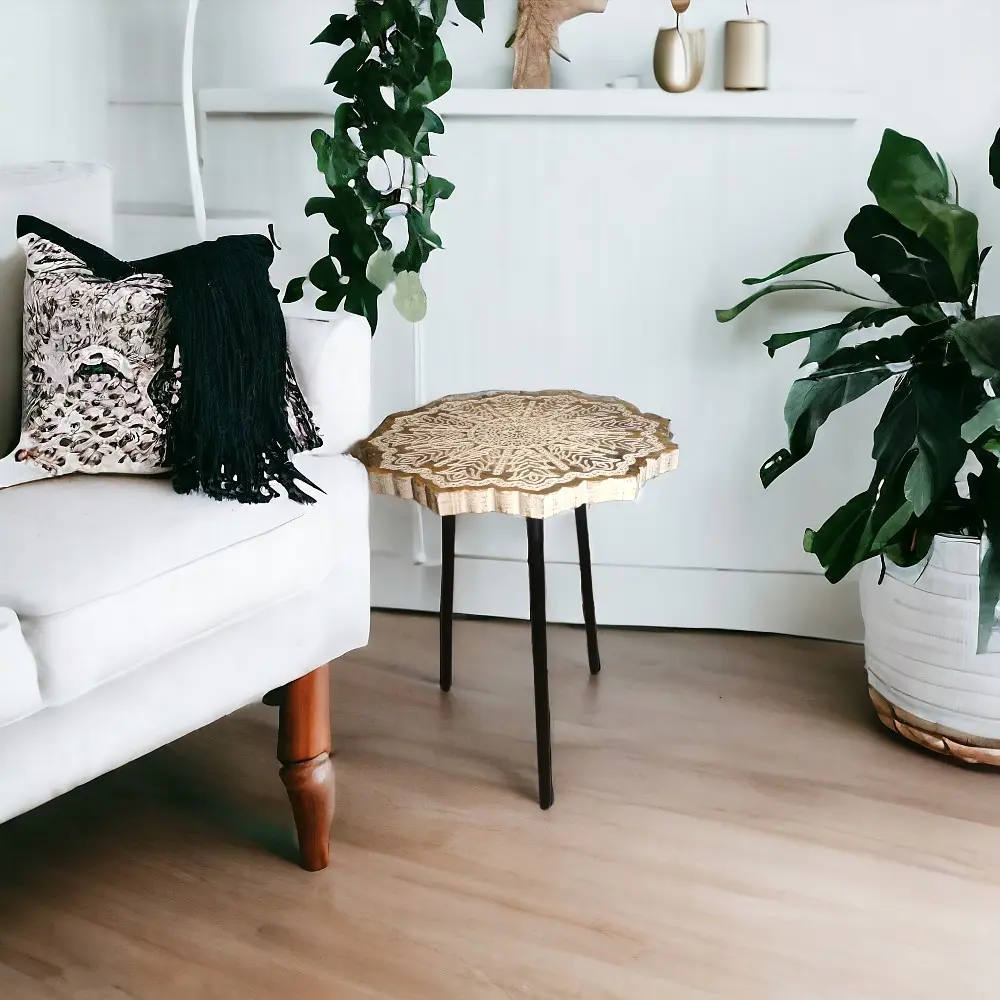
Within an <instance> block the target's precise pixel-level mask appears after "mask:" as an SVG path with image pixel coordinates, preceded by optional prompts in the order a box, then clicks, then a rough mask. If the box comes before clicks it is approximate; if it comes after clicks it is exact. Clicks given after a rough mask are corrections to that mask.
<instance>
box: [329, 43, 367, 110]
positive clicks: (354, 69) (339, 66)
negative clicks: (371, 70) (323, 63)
mask: <svg viewBox="0 0 1000 1000" xmlns="http://www.w3.org/2000/svg"><path fill="white" fill-rule="evenodd" d="M371 51H372V47H371V45H370V44H368V45H366V44H365V43H364V42H360V41H359V42H355V43H354V45H352V46H351V47H350V48H349V49H348V50H347V51H346V52H345V53H344V54H343V55H342V56H341V57H340V58H339V59H338V60H337V61H336V62H335V63H334V64H333V69H331V70H330V72H329V74H328V76H327V78H326V81H325V82H326V84H327V85H329V84H331V83H335V84H336V85H337V86H335V87H334V88H333V90H334V93H337V94H340V95H341V96H342V97H353V96H354V89H353V83H354V78H355V77H356V76H357V75H358V70H360V69H361V67H362V65H363V64H364V63H365V62H366V61H367V59H368V56H369V55H370V54H371Z"/></svg>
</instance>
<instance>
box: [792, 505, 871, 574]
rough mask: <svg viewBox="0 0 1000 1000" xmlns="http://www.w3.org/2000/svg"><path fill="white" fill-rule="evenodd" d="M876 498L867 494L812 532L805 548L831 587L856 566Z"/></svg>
mask: <svg viewBox="0 0 1000 1000" xmlns="http://www.w3.org/2000/svg"><path fill="white" fill-rule="evenodd" d="M874 504H875V498H874V497H873V496H872V494H871V492H870V491H868V490H866V491H865V492H864V493H859V494H858V495H857V496H856V497H852V498H851V499H850V500H848V501H847V503H845V504H844V506H843V507H841V508H840V509H839V510H838V511H836V512H835V513H834V514H833V515H831V516H830V517H829V518H828V519H827V521H826V523H825V524H824V525H823V526H822V527H821V528H819V529H818V530H816V531H810V532H809V533H808V535H807V539H806V540H805V541H804V543H803V547H804V548H805V549H806V551H807V552H811V553H812V554H813V555H815V556H816V558H817V559H819V561H820V564H821V565H822V566H823V568H824V569H825V570H826V577H827V579H828V580H829V581H830V582H831V583H839V582H840V581H841V580H842V579H843V578H844V577H845V576H847V574H848V573H849V572H850V571H851V569H853V568H854V566H856V565H857V553H858V551H859V549H862V548H863V547H864V546H863V544H862V543H863V541H864V538H865V534H866V532H867V531H868V527H869V522H870V520H871V516H872V508H873V507H874Z"/></svg>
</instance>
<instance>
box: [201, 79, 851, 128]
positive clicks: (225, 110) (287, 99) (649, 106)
mask: <svg viewBox="0 0 1000 1000" xmlns="http://www.w3.org/2000/svg"><path fill="white" fill-rule="evenodd" d="M341 100H342V98H340V97H339V96H338V95H337V94H334V93H333V91H332V90H330V89H328V88H325V87H271V88H250V89H232V88H230V89H210V90H201V91H199V92H198V103H199V107H200V109H201V111H202V113H203V114H205V115H208V116H221V115H229V116H250V115H262V116H270V117H290V118H296V117H297V118H309V117H316V116H327V115H330V114H332V113H333V112H334V110H335V109H336V108H337V106H338V105H339V104H340V103H341ZM868 105H869V99H868V98H867V96H866V95H864V94H856V93H832V92H826V91H817V92H814V93H812V92H783V91H774V90H769V91H762V92H758V93H730V92H727V91H714V90H701V91H694V92H693V93H690V94H667V93H664V92H663V91H661V90H649V89H636V90H625V89H622V90H614V89H610V88H606V89H604V90H471V89H464V90H463V89H459V90H453V91H451V92H450V93H448V94H446V95H445V96H444V97H442V98H441V99H440V100H439V101H436V102H435V103H434V105H433V107H434V110H435V111H437V112H438V113H439V114H440V115H441V116H442V117H443V118H689V119H713V118H715V119H735V120H741V119H779V120H780V119H784V120H792V121H840V122H853V121H857V120H858V119H860V118H863V117H865V116H866V114H867V111H868Z"/></svg>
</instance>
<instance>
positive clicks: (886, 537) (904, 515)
mask: <svg viewBox="0 0 1000 1000" xmlns="http://www.w3.org/2000/svg"><path fill="white" fill-rule="evenodd" d="M912 517H913V504H912V503H910V501H909V500H905V501H904V502H903V503H901V504H900V505H899V507H898V508H897V509H896V511H895V512H894V513H893V514H892V515H891V516H890V517H889V519H888V520H887V521H886V522H885V523H884V524H883V525H882V527H881V528H880V529H879V532H878V534H877V535H876V536H875V538H874V540H873V541H872V545H871V547H872V549H873V550H874V551H876V552H881V551H883V550H884V549H885V547H886V546H887V545H889V544H890V543H891V542H892V540H893V539H894V538H895V537H896V536H897V535H898V534H899V533H900V532H901V531H902V530H903V529H904V528H905V527H906V526H907V525H908V524H909V523H910V519H911V518H912Z"/></svg>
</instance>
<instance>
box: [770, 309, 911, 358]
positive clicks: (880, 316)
mask: <svg viewBox="0 0 1000 1000" xmlns="http://www.w3.org/2000/svg"><path fill="white" fill-rule="evenodd" d="M905 315H906V310H905V309H902V308H900V309H886V308H884V307H882V306H862V307H861V308H860V309H855V310H853V311H852V312H849V313H848V314H847V315H846V316H845V317H844V318H843V319H842V320H840V322H839V323H831V324H830V325H829V326H821V327H818V328H816V329H813V330H799V331H796V332H795V333H776V334H775V335H774V336H773V337H771V338H769V339H768V340H766V341H765V342H764V346H765V347H766V348H767V351H768V354H770V355H771V357H772V358H773V357H774V355H775V353H776V352H777V351H780V350H781V348H783V347H787V346H788V345H789V344H795V343H798V342H799V341H800V340H806V339H807V338H808V339H809V340H811V341H812V342H813V346H811V347H810V353H811V354H812V353H813V352H814V351H815V354H814V356H813V357H807V358H806V360H805V361H803V362H802V364H803V365H806V364H809V363H811V362H813V361H821V360H824V358H825V357H829V355H830V354H831V353H832V352H833V350H835V349H836V347H837V345H839V344H840V342H841V340H843V339H844V337H846V336H847V335H848V334H851V333H854V332H855V331H857V330H860V329H862V328H864V327H870V326H876V327H880V326H885V324H886V323H889V322H891V321H892V320H894V319H899V318H900V317H901V316H905ZM820 344H822V345H824V346H829V345H832V348H831V349H830V350H828V351H827V353H826V354H825V355H824V356H823V357H817V356H816V355H819V354H822V353H823V349H822V347H820V346H818V345H820Z"/></svg>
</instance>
